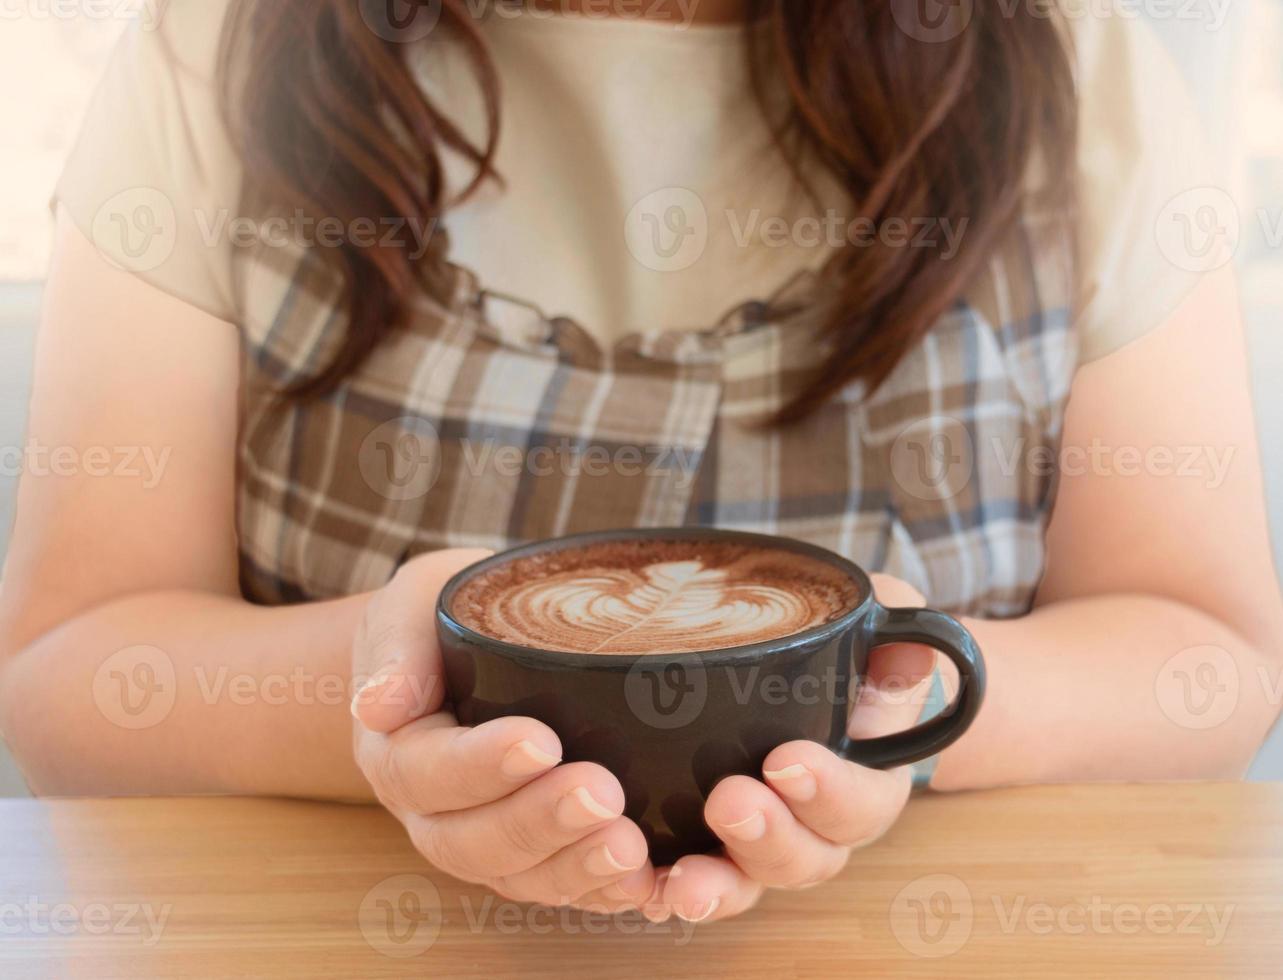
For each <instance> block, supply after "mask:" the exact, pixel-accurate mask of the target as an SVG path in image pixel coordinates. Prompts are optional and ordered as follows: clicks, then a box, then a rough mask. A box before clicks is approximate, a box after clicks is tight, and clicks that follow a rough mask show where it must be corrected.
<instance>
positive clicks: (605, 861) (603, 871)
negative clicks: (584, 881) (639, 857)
mask: <svg viewBox="0 0 1283 980" xmlns="http://www.w3.org/2000/svg"><path fill="white" fill-rule="evenodd" d="M640 867H641V865H640V864H632V865H628V864H624V863H622V862H621V861H620V860H619V858H617V857H615V855H614V854H613V853H612V852H611V850H610V848H609V847H607V846H606V845H605V844H602V845H601V847H594V848H593V849H592V850H591V851H589V852H588V856H587V857H586V858H584V868H586V869H587V871H588V873H589V874H590V875H597V876H598V877H600V878H609V877H610V876H611V875H617V874H622V873H623V872H625V871H636V870H637V869H638V868H640Z"/></svg>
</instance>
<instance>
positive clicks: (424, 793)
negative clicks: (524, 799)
mask: <svg viewBox="0 0 1283 980" xmlns="http://www.w3.org/2000/svg"><path fill="white" fill-rule="evenodd" d="M357 753H358V758H357V762H358V764H359V765H360V766H361V769H362V771H363V772H365V773H366V775H367V777H368V778H369V780H370V783H371V785H372V786H373V787H374V789H375V792H376V793H378V795H379V799H380V800H381V801H382V802H383V803H384V805H385V806H387V807H388V808H389V809H391V810H393V811H394V812H396V813H403V812H408V813H416V814H420V815H425V816H428V815H432V814H438V813H448V812H451V811H456V810H466V809H469V808H471V807H477V806H482V805H484V804H487V803H493V802H495V801H496V800H501V799H503V798H504V797H506V796H509V795H510V794H512V793H514V792H515V791H517V790H518V789H520V788H521V787H523V786H525V785H526V784H528V783H529V782H530V781H531V780H533V779H535V778H536V777H538V776H540V775H542V774H543V773H545V772H548V771H549V770H550V769H552V768H553V767H554V766H556V765H557V764H558V763H559V762H560V761H561V741H560V740H559V739H558V738H557V736H556V735H555V734H554V733H553V731H552V729H550V728H549V727H548V726H547V725H545V724H543V723H542V722H538V721H535V720H534V719H533V718H498V719H496V720H494V721H490V722H486V723H485V724H484V725H478V726H477V727H476V728H460V727H458V726H457V724H456V723H455V720H454V718H453V716H451V715H450V714H448V713H445V712H440V713H438V714H435V715H430V716H429V717H427V718H421V719H419V720H418V721H414V722H411V723H410V724H408V725H406V726H404V727H403V728H401V729H399V730H397V731H395V732H393V733H392V734H391V735H378V734H369V735H367V736H366V737H365V738H360V739H358V741H357Z"/></svg>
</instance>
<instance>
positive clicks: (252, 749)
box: [0, 592, 371, 799]
mask: <svg viewBox="0 0 1283 980" xmlns="http://www.w3.org/2000/svg"><path fill="white" fill-rule="evenodd" d="M365 602H366V598H365V597H364V596H354V597H351V598H346V599H341V600H335V601H331V602H323V603H310V604H306V605H296V606H287V607H280V608H264V607H258V606H253V605H250V604H249V603H246V602H243V601H241V600H240V599H236V598H231V597H227V596H221V595H213V594H206V593H196V592H169V593H152V594H142V595H134V596H130V597H127V598H123V599H119V600H115V601H112V602H109V603H107V604H105V605H102V606H99V607H97V608H94V609H92V610H90V611H88V612H86V613H84V614H82V615H80V616H78V617H76V618H74V619H71V620H69V621H67V622H65V623H63V624H62V625H60V626H58V627H57V628H56V629H54V630H52V631H50V632H48V633H46V634H45V635H43V636H41V637H40V638H39V639H36V640H34V641H33V642H31V643H29V644H28V645H27V646H26V647H25V648H23V649H21V650H18V651H16V652H14V653H13V654H12V655H11V656H10V657H9V658H8V660H7V661H6V662H4V663H3V667H2V668H0V719H2V721H3V725H4V734H5V738H6V741H7V742H8V743H9V746H10V749H11V751H12V752H13V753H14V756H15V757H16V758H17V760H18V762H19V765H20V766H21V767H22V769H23V771H24V773H25V775H26V776H27V778H28V780H29V782H30V783H31V785H32V788H33V790H35V791H36V792H37V793H42V794H61V795H67V794H108V795H112V794H122V795H132V794H166V793H174V794H191V793H246V794H271V795H274V794H279V795H290V796H306V797H319V798H330V799H368V798H370V797H371V794H370V790H369V787H368V785H367V783H366V781H365V780H364V779H363V778H362V777H361V775H360V773H359V772H358V770H357V768H356V765H355V764H354V762H353V760H352V751H351V737H352V736H351V725H352V719H351V715H350V713H349V710H348V705H349V703H350V699H351V696H352V671H351V644H352V637H353V633H354V631H355V629H356V626H357V623H358V621H359V618H360V615H361V612H362V610H363V609H364V606H365ZM134 648H139V649H134ZM146 648H152V649H146ZM121 651H125V652H123V653H122V652H121ZM109 658H112V659H111V660H110V662H108V661H109ZM171 671H172V673H171ZM170 678H172V680H171V679H170Z"/></svg>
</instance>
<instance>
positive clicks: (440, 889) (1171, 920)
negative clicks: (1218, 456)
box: [0, 784, 1283, 980]
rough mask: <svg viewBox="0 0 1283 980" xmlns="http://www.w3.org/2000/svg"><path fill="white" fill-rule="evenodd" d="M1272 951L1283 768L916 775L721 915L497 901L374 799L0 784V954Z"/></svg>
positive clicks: (906, 957) (982, 969)
mask: <svg viewBox="0 0 1283 980" xmlns="http://www.w3.org/2000/svg"><path fill="white" fill-rule="evenodd" d="M888 975H892V976H899V975H904V976H923V977H928V976H929V977H939V976H986V977H992V976H1019V977H1033V976H1039V977H1042V976H1061V975H1065V976H1068V975H1075V976H1106V977H1176V976H1181V977H1184V976H1189V977H1193V976H1202V977H1230V976H1280V975H1283V785H1274V784H1266V785H1261V784H1256V785H1249V784H1180V785H1150V786H1067V787H1038V788H1029V789H1017V790H1005V791H1001V792H986V793H973V794H964V795H958V796H949V797H945V796H930V795H928V796H925V797H922V798H920V799H916V800H914V801H913V803H911V804H910V807H909V809H908V811H907V812H906V813H905V816H904V818H903V819H902V820H901V822H900V823H899V825H898V826H897V827H896V828H895V830H894V831H893V832H892V833H891V834H890V835H889V836H888V837H887V838H886V839H884V840H883V841H881V842H880V843H878V844H877V845H875V846H873V847H870V848H868V849H866V850H864V851H861V852H860V853H858V854H856V855H855V856H854V857H853V858H852V860H851V863H850V865H849V867H848V868H847V870H846V872H845V873H844V874H843V875H842V876H841V877H840V878H839V879H837V880H835V881H833V882H830V883H828V884H826V885H823V886H820V887H818V888H814V889H811V890H808V891H803V892H793V893H784V892H777V893H772V894H770V895H768V896H767V897H766V898H765V899H764V900H763V902H762V903H761V905H760V906H759V907H758V908H757V909H756V910H754V911H753V912H751V913H749V914H747V915H744V916H742V917H741V918H739V919H736V920H732V921H729V922H724V923H717V924H706V925H700V926H691V925H688V924H686V923H682V922H679V921H676V920H674V921H672V922H669V923H666V924H664V925H658V926H656V925H651V924H648V923H646V922H645V921H644V920H642V919H640V918H639V917H636V916H624V917H620V918H616V919H609V918H606V917H604V916H591V915H587V916H586V915H583V914H580V913H575V912H567V911H561V910H550V909H542V908H537V907H529V906H523V905H517V904H514V903H509V902H505V901H503V900H500V899H497V898H494V897H493V896H490V895H488V894H487V893H486V892H485V891H484V890H483V889H480V888H475V887H472V886H468V885H463V884H460V883H459V882H456V881H453V880H451V879H449V878H447V877H445V876H444V875H441V874H438V873H436V872H435V871H433V870H431V869H430V868H428V867H427V866H426V865H425V864H424V862H423V861H422V860H421V859H420V858H419V857H418V856H417V855H416V854H415V853H414V851H413V850H412V849H411V848H410V847H409V845H408V844H407V842H406V840H405V838H404V836H403V834H402V832H401V830H400V828H399V827H398V825H397V824H396V823H395V821H393V820H392V819H391V818H390V817H388V816H387V815H386V814H384V813H383V812H381V811H379V810H377V809H373V808H365V807H345V806H338V805H325V804H315V803H303V802H291V801H279V800H247V799H150V800H65V801H47V802H37V801H17V800H14V801H7V802H3V803H0V976H4V977H11V976H12V977H26V976H35V977H45V976H58V977H64V976H71V977H82V976H83V977H95V978H99V977H104V978H105V977H144V976H309V977H344V978H349V977H385V976H386V977H415V976H430V977H508V976H513V977H517V976H520V977H556V978H566V977H579V976H583V977H591V978H597V977H670V976H671V977H735V978H739V980H751V978H758V977H761V978H769V980H784V978H789V977H830V976H831V977H853V976H858V977H871V976H888Z"/></svg>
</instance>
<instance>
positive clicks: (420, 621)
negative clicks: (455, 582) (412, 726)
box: [352, 548, 493, 733]
mask: <svg viewBox="0 0 1283 980" xmlns="http://www.w3.org/2000/svg"><path fill="white" fill-rule="evenodd" d="M491 554H493V552H490V551H482V550H477V549H471V548H467V549H465V548H458V549H451V550H448V551H434V552H431V553H430V554H426V555H422V556H420V557H418V558H414V559H412V560H410V561H408V562H406V563H405V564H404V565H402V566H401V568H399V569H398V570H397V573H396V575H394V576H393V577H392V581H390V582H389V583H388V584H387V585H385V586H384V587H383V588H382V589H380V590H379V591H377V592H375V593H374V594H373V595H372V596H370V601H369V602H368V603H367V604H366V607H365V614H364V616H362V618H361V625H360V627H359V628H358V629H357V632H356V638H355V639H354V641H353V644H352V673H353V680H354V681H356V682H357V683H358V684H359V685H360V687H359V688H358V689H357V692H356V695H355V696H354V697H353V698H352V717H354V718H355V719H356V720H357V721H359V722H360V723H361V724H362V725H363V726H364V727H365V728H367V729H368V730H370V731H372V732H384V733H386V732H392V731H395V730H396V729H398V728H401V727H402V726H403V725H408V724H409V723H410V722H412V721H414V720H416V719H418V718H422V717H423V716H425V715H430V714H434V713H435V712H437V711H439V710H440V708H441V705H442V704H443V703H444V701H445V681H444V677H443V676H442V665H441V648H440V645H439V643H438V640H437V628H436V608H437V596H438V595H440V593H441V590H442V589H443V588H444V587H445V584H446V582H448V581H449V580H450V578H451V577H452V576H453V575H454V574H455V573H456V572H459V571H462V570H463V569H464V568H467V567H468V566H469V565H472V564H474V563H476V562H478V561H480V560H481V559H483V558H488V557H489V556H490V555H491Z"/></svg>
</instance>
